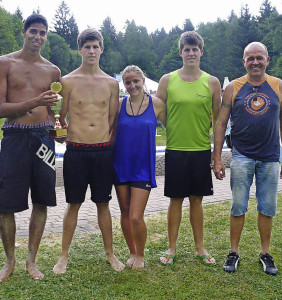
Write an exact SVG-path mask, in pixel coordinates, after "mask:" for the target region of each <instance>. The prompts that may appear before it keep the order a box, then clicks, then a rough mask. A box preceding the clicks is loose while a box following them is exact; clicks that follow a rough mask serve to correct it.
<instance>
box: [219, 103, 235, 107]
mask: <svg viewBox="0 0 282 300" xmlns="http://www.w3.org/2000/svg"><path fill="white" fill-rule="evenodd" d="M221 106H224V107H226V108H232V105H231V104H227V103H224V102H222V103H221Z"/></svg>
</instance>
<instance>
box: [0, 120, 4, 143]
mask: <svg viewBox="0 0 282 300" xmlns="http://www.w3.org/2000/svg"><path fill="white" fill-rule="evenodd" d="M4 121H5V118H4V119H0V140H1V139H2V138H3V131H2V130H1V127H2V125H3V124H4Z"/></svg>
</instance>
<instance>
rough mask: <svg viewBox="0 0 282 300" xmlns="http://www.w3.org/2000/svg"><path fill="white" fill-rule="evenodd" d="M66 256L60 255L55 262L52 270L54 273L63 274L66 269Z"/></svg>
mask: <svg viewBox="0 0 282 300" xmlns="http://www.w3.org/2000/svg"><path fill="white" fill-rule="evenodd" d="M67 265H68V258H67V257H65V256H61V257H60V258H59V260H58V262H57V264H56V265H55V266H54V268H53V272H54V273H55V274H64V273H66V271H67Z"/></svg>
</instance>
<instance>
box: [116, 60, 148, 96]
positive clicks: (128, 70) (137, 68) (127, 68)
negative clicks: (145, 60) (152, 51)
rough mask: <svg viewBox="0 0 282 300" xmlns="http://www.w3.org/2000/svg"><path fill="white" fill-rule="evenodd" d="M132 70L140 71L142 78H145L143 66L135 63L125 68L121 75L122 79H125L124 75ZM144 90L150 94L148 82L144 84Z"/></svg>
mask: <svg viewBox="0 0 282 300" xmlns="http://www.w3.org/2000/svg"><path fill="white" fill-rule="evenodd" d="M130 72H135V73H138V74H139V75H140V76H141V77H142V79H145V78H146V77H145V74H144V72H143V71H142V70H141V68H139V67H138V66H135V65H129V66H126V67H125V68H124V70H123V71H122V72H121V77H122V80H124V76H125V74H126V73H130ZM143 90H144V93H145V94H147V95H149V92H148V89H147V87H146V84H145V83H144V84H143Z"/></svg>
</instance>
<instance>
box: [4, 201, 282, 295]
mask: <svg viewBox="0 0 282 300" xmlns="http://www.w3.org/2000/svg"><path fill="white" fill-rule="evenodd" d="M281 200H282V196H280V197H279V201H278V203H280V204H279V207H278V216H277V217H276V218H275V219H274V224H273V227H274V228H273V235H272V247H271V254H272V255H273V256H274V258H275V260H276V264H277V267H278V268H280V272H281V270H282V264H281V258H282V252H281V245H282V239H281ZM229 206H230V202H229V201H226V202H221V203H215V204H209V205H205V207H204V210H205V237H206V238H205V245H206V248H207V249H208V250H209V251H210V253H211V254H212V255H213V256H214V257H215V258H216V259H217V262H218V264H217V266H215V267H206V266H204V265H202V264H201V263H200V261H198V260H196V259H194V246H193V245H194V243H193V238H192V231H191V227H190V225H189V220H188V219H189V211H188V209H185V210H184V213H183V219H182V223H181V227H180V233H179V239H178V250H177V259H176V263H175V265H174V266H173V267H164V266H161V265H160V264H159V262H158V260H159V258H158V257H159V253H160V252H161V251H162V250H165V249H166V247H167V242H168V240H167V229H166V224H167V222H166V213H161V214H157V215H155V216H153V217H150V218H147V225H148V239H147V244H146V258H145V263H146V268H145V269H144V270H142V271H132V270H131V269H130V268H126V269H125V270H124V271H123V272H121V273H117V272H115V271H113V270H112V269H111V267H110V265H109V264H108V263H106V261H105V255H104V251H103V242H102V238H101V235H100V234H89V235H78V234H76V235H75V237H74V241H73V244H72V247H71V253H70V261H69V267H68V271H67V273H66V274H64V275H54V274H53V272H52V268H53V266H54V264H55V263H56V261H57V259H58V256H59V253H60V243H61V241H60V240H61V237H60V236H53V237H51V236H50V237H44V238H43V240H42V243H41V246H40V250H39V254H38V259H37V265H38V267H39V269H40V270H41V271H42V272H43V273H44V274H45V278H44V279H43V280H41V281H37V282H35V281H33V280H32V279H31V278H30V277H29V276H28V275H27V274H26V273H25V271H24V265H25V259H26V252H27V238H21V239H17V243H19V244H20V245H19V246H18V247H17V249H16V257H17V266H16V270H15V271H14V273H13V274H12V276H11V277H10V278H8V279H7V280H6V281H4V282H3V283H1V284H0V299H279V298H280V299H281V275H278V276H268V275H266V274H265V273H263V271H262V267H261V266H260V265H259V263H258V255H259V248H260V247H259V245H260V241H259V235H258V231H257V226H256V218H257V213H256V209H255V206H256V203H255V200H251V201H250V210H249V212H248V213H247V217H246V225H245V228H244V232H243V236H242V239H241V244H240V245H241V248H240V255H241V258H242V260H241V264H240V266H239V271H238V272H237V273H234V274H228V273H225V272H224V271H223V270H222V264H223V262H224V260H225V257H226V255H227V253H228V250H229V220H228V217H229ZM279 219H280V220H279ZM114 246H115V253H116V255H117V256H118V257H119V258H120V259H121V260H122V261H125V260H126V259H127V257H128V250H127V247H126V244H125V241H124V238H123V235H122V233H121V230H120V226H119V220H117V219H115V220H114ZM0 248H1V249H0V260H1V263H2V264H3V263H4V261H5V256H4V251H3V247H2V246H1V247H0Z"/></svg>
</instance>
